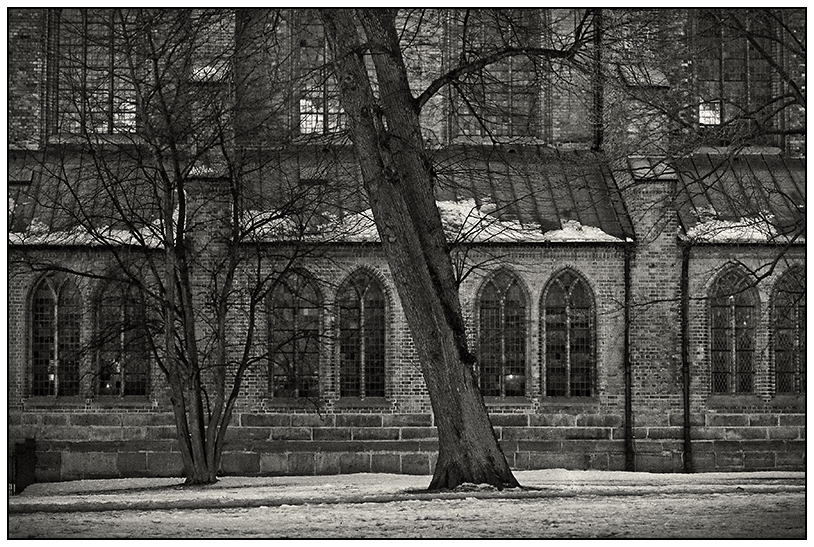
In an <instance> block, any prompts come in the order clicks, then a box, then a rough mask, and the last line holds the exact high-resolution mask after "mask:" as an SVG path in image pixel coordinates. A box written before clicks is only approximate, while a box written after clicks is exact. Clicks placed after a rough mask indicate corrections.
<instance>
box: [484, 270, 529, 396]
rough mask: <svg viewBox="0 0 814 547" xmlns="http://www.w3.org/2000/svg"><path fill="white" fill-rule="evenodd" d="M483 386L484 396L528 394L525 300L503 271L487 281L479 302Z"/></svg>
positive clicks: (509, 276) (515, 282)
mask: <svg viewBox="0 0 814 547" xmlns="http://www.w3.org/2000/svg"><path fill="white" fill-rule="evenodd" d="M478 313H479V317H480V343H479V349H480V355H479V358H480V386H481V392H482V393H483V395H484V396H494V397H518V396H523V395H525V394H526V336H527V329H526V297H525V295H524V294H523V291H522V290H521V289H520V285H519V284H518V282H517V279H516V278H515V277H514V276H513V275H511V274H510V273H508V272H505V271H501V272H499V273H498V274H497V275H495V276H494V277H493V278H492V279H490V280H489V281H487V282H486V286H485V287H484V289H483V293H482V294H481V297H480V301H479V303H478Z"/></svg>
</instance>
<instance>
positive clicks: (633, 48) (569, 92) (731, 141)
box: [8, 9, 805, 481]
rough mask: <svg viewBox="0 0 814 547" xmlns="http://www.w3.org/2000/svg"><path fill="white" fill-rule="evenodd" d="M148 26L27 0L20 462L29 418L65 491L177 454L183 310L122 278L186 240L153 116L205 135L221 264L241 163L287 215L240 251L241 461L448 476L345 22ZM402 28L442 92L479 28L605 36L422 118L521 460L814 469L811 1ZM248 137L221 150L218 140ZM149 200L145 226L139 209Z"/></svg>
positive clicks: (108, 13) (198, 268)
mask: <svg viewBox="0 0 814 547" xmlns="http://www.w3.org/2000/svg"><path fill="white" fill-rule="evenodd" d="M767 14H768V15H767ZM142 16H143V14H141V15H140V14H139V13H137V12H136V11H133V12H131V11H127V10H68V9H64V10H41V9H12V10H9V61H8V64H9V151H8V156H9V224H8V229H9V263H8V269H9V272H8V273H9V275H8V283H9V285H8V310H9V312H8V317H9V329H8V336H9V339H8V352H9V353H8V393H9V451H10V452H11V451H12V449H13V447H14V444H15V443H18V442H22V441H23V440H24V439H29V438H33V439H34V440H35V442H36V447H37V468H36V476H37V479H38V480H43V481H45V480H69V479H77V478H97V477H116V476H140V475H150V476H155V475H159V476H161V475H164V476H168V475H180V474H181V470H182V464H181V458H180V454H179V452H178V448H177V441H176V429H175V421H174V418H173V415H172V412H171V403H170V400H169V394H168V389H167V384H166V379H165V377H164V375H163V374H162V372H161V370H160V369H159V367H158V366H157V364H156V362H154V361H153V360H152V359H151V358H150V356H149V352H146V351H144V350H143V348H144V347H145V345H146V344H147V340H148V338H149V337H151V336H160V333H156V332H154V331H151V330H150V328H151V325H152V319H151V317H150V315H149V312H148V311H146V308H145V306H143V305H140V304H139V302H141V301H142V300H140V298H139V295H138V294H135V293H133V292H131V291H130V289H129V288H128V287H130V285H126V284H125V285H121V284H116V283H112V282H111V279H115V278H116V275H118V274H115V273H111V272H116V271H118V269H121V268H125V269H126V268H129V267H135V268H136V269H140V270H141V271H142V272H146V273H144V275H145V277H149V271H148V270H149V268H150V265H151V264H153V265H154V264H156V263H160V260H158V261H154V259H155V257H156V256H159V257H160V256H161V252H162V251H161V242H160V237H159V236H158V235H157V234H160V233H161V232H160V231H158V232H156V231H150V229H151V228H150V227H152V229H154V228H155V227H156V226H159V225H161V224H160V219H161V214H162V211H161V206H160V203H161V202H160V200H158V201H157V198H156V199H153V198H155V195H156V194H157V193H158V192H157V191H156V190H155V188H154V187H153V186H150V185H149V184H145V183H144V181H145V180H149V177H150V176H151V174H150V173H147V171H148V169H147V168H145V165H152V164H150V162H151V161H154V156H150V154H151V153H158V152H156V151H157V150H158V151H161V150H168V149H169V148H162V147H163V146H165V145H166V139H165V138H164V137H162V139H164V140H160V139H157V140H155V141H151V140H150V139H151V138H152V137H151V134H148V133H150V132H160V131H162V130H166V131H167V133H166V134H167V135H169V134H175V133H173V132H172V131H175V129H173V130H172V131H170V130H169V129H167V127H171V128H174V127H183V128H186V129H178V131H184V130H188V131H189V133H188V134H187V135H186V137H185V138H184V139H180V138H179V142H180V143H181V148H183V149H184V152H183V154H181V156H179V157H182V158H183V160H184V161H185V162H187V163H186V164H185V165H186V166H187V167H188V169H186V170H184V169H180V171H183V174H182V175H181V176H182V177H183V178H184V180H185V182H186V185H185V187H186V190H185V191H186V192H187V194H188V196H187V197H188V198H189V203H190V208H189V211H187V213H186V221H187V223H188V225H189V226H190V232H189V238H190V246H191V248H193V249H194V250H195V253H196V256H197V257H198V261H197V262H196V265H195V269H194V271H193V276H200V279H204V278H206V275H208V274H212V272H216V273H217V268H218V266H217V264H218V262H217V261H218V257H219V255H218V252H219V247H218V239H217V237H216V234H217V233H218V230H221V229H223V226H222V225H220V224H217V223H216V220H217V219H218V218H222V217H223V211H229V210H231V209H230V207H232V206H233V204H231V203H229V202H228V201H222V200H221V198H223V197H224V193H223V188H224V186H225V185H224V182H223V181H225V180H239V181H240V184H241V186H242V187H244V188H246V189H247V190H246V192H247V193H246V194H245V198H244V201H242V202H241V203H242V205H241V207H242V208H241V209H240V211H241V215H242V216H241V217H240V218H241V221H243V222H247V223H249V224H251V223H252V222H256V221H257V219H260V218H267V216H268V215H271V216H272V217H273V221H272V222H270V223H267V224H266V225H265V226H264V228H263V229H255V230H247V233H249V234H250V235H249V236H247V240H246V241H245V242H244V245H243V246H242V247H241V249H242V252H244V253H246V255H245V256H244V258H245V257H246V256H248V257H249V261H248V262H249V263H251V264H254V263H255V262H252V260H251V259H252V258H255V257H256V258H257V260H256V264H257V265H258V266H257V271H256V272H254V274H252V272H251V270H250V268H249V269H246V270H240V272H239V273H240V275H241V276H243V277H241V279H242V280H245V281H242V282H243V283H245V287H243V288H245V289H246V293H242V295H241V297H240V298H243V300H241V299H240V298H238V299H237V300H236V304H235V311H234V312H233V315H231V316H230V318H231V320H230V322H229V325H228V328H229V329H232V330H231V331H230V332H232V333H234V335H235V339H236V340H237V339H240V338H241V336H244V334H245V332H246V329H247V326H246V325H247V321H248V319H246V314H245V313H243V310H244V307H241V306H245V305H246V298H247V296H246V294H249V293H250V292H251V291H250V289H251V279H252V277H251V275H256V276H257V277H258V278H260V277H263V278H267V279H271V278H274V279H275V281H274V282H273V283H271V285H270V288H269V290H268V294H267V295H265V296H264V298H263V299H262V305H260V306H259V307H258V308H257V309H258V310H261V311H262V313H260V317H255V318H254V319H252V321H256V322H257V325H258V328H257V337H256V339H254V340H253V342H252V344H251V345H250V351H251V352H252V354H253V355H255V356H256V359H254V361H253V365H252V366H251V367H250V368H249V369H248V370H247V372H246V376H245V379H244V382H243V384H242V387H241V389H240V392H241V393H240V397H239V398H238V400H237V405H236V407H235V410H234V417H233V421H232V425H231V426H230V429H229V433H228V437H227V442H226V445H225V448H224V459H223V472H224V473H227V474H242V475H256V474H314V473H316V474H331V473H344V472H359V471H381V472H398V473H430V472H431V471H432V468H433V464H434V458H435V455H436V452H437V440H436V438H435V430H434V425H433V424H434V421H433V415H432V411H431V408H430V404H429V397H428V395H427V393H426V389H425V387H424V383H423V379H422V377H421V374H420V371H419V368H418V364H417V362H416V358H415V354H414V350H413V348H412V340H411V337H410V332H409V328H408V327H407V324H406V321H405V318H404V314H403V312H402V311H401V308H400V304H399V297H398V295H397V292H396V289H395V286H394V283H393V279H392V276H391V275H390V273H389V271H388V267H387V262H386V259H385V257H384V255H383V252H382V250H381V244H380V242H379V239H378V234H377V232H376V230H375V226H374V225H373V224H372V220H371V217H370V214H369V208H368V206H367V203H366V201H365V196H364V192H363V191H362V190H361V188H362V184H361V177H360V174H359V171H358V167H357V166H356V162H355V160H354V157H353V151H352V149H351V147H350V146H349V142H348V141H347V138H346V137H344V136H343V130H344V128H345V124H346V123H347V121H346V120H345V119H344V113H343V112H342V109H341V107H340V105H339V102H338V95H337V92H336V81H335V79H334V78H333V76H332V75H331V74H330V70H328V68H327V66H326V65H325V64H324V63H325V59H326V51H327V50H326V47H327V46H326V45H325V37H324V36H323V33H322V29H321V28H320V27H319V25H318V24H317V23H316V22H317V21H318V17H316V15H315V14H314V13H312V12H310V11H309V10H282V11H280V12H277V11H273V10H239V11H238V12H236V13H233V12H217V13H205V12H202V13H198V12H194V11H193V10H177V11H175V10H166V11H165V12H164V14H163V15H162V16H161V17H163V18H164V19H162V21H163V22H164V23H165V24H166V25H167V27H166V28H164V29H163V30H162V27H160V26H157V27H155V28H153V29H151V30H150V31H149V32H148V31H147V30H145V28H144V27H143V26H141V27H140V26H139V25H142V24H143V21H142V20H141V19H140V17H142ZM173 18H177V21H181V20H183V24H184V26H183V27H175V26H172V25H174V24H176V23H177V21H176V20H175V19H173ZM402 20H403V21H406V23H407V24H405V25H403V28H404V29H405V30H404V36H403V41H404V43H405V49H404V59H405V64H406V65H407V68H408V72H409V77H410V82H411V85H413V86H414V87H413V89H414V90H415V93H416V95H418V94H419V93H421V91H423V90H424V89H426V88H428V87H430V86H431V84H432V83H433V81H434V80H435V79H436V78H438V77H439V76H440V75H441V74H443V73H445V72H447V71H449V70H450V69H451V68H453V67H455V66H457V65H456V63H465V61H466V58H467V57H466V56H467V55H471V54H472V51H479V52H480V53H481V54H484V53H488V51H489V50H488V48H489V47H498V46H499V45H500V44H503V45H505V46H507V47H518V48H524V47H525V48H555V47H558V45H561V44H563V43H565V44H567V43H569V40H571V41H573V40H579V39H582V40H584V43H583V47H582V50H581V51H583V53H582V54H581V57H577V58H569V59H559V58H557V57H548V58H545V57H543V58H539V57H538V58H536V60H532V58H527V57H520V56H517V57H507V58H501V59H500V60H498V61H497V62H496V63H494V64H493V65H491V66H490V67H488V68H487V69H485V70H481V71H480V72H477V73H472V75H471V77H469V76H462V77H461V78H460V79H459V80H457V81H456V83H455V85H447V86H446V87H444V88H443V90H441V91H439V92H438V93H437V94H435V95H433V96H431V97H429V98H428V100H427V101H426V102H425V103H424V104H423V108H422V129H423V130H424V131H425V135H424V136H425V139H426V143H427V147H428V148H430V149H431V150H432V154H433V162H434V168H435V169H436V172H437V173H438V185H437V187H436V199H437V201H438V204H439V210H440V212H441V216H442V220H443V222H444V228H445V230H446V233H447V236H448V240H449V241H450V245H451V249H452V252H453V258H454V263H455V264H456V267H457V268H458V269H459V271H458V273H459V274H460V300H461V305H462V308H463V310H464V315H465V318H466V320H467V326H468V328H469V332H470V342H471V344H472V347H473V348H474V349H475V350H476V352H477V354H478V356H479V360H480V364H479V368H478V370H477V376H478V379H479V382H480V385H481V389H482V392H483V394H484V397H485V401H486V404H487V407H488V409H489V413H490V417H491V419H492V423H493V425H494V427H495V430H496V432H497V434H498V436H499V439H500V442H501V445H502V447H503V449H504V452H505V453H506V456H507V458H508V460H509V463H510V465H512V466H513V467H514V468H518V469H529V468H546V467H566V468H598V469H636V470H640V471H682V470H685V471H686V470H695V471H713V470H740V469H744V470H746V469H749V470H757V469H802V468H803V467H804V459H805V237H804V235H805V208H804V204H805V157H804V147H803V143H804V139H805V128H804V102H802V103H801V102H800V101H798V100H797V99H798V98H799V97H798V95H799V94H804V89H805V87H804V85H805V84H804V75H805V54H804V47H802V49H801V46H800V44H804V43H805V26H804V21H805V17H804V14H801V13H799V12H797V11H793V10H781V11H769V12H766V14H763V13H761V14H756V13H751V12H749V11H742V10H732V11H728V10H720V11H716V10H665V11H658V10H657V11H655V12H651V11H647V10H635V11H629V10H602V11H600V12H596V13H588V12H585V11H584V10H497V13H496V14H495V13H492V12H491V10H474V11H471V12H467V11H466V10H426V11H425V12H423V13H421V14H420V17H419V16H418V14H417V12H415V11H413V12H407V13H405V14H403V15H402V19H400V21H402ZM741 23H744V24H745V26H744V25H741ZM582 24H585V28H586V29H591V30H590V32H589V33H587V34H586V35H584V36H581V37H580V34H579V33H580V29H581V28H582ZM180 28H183V29H185V30H184V32H187V33H190V34H184V35H183V36H184V37H185V40H184V41H183V42H181V41H180V39H178V42H173V32H169V31H167V29H175V30H176V31H178V29H180ZM128 29H130V30H128ZM737 29H741V30H737ZM744 29H745V30H744ZM162 33H163V34H162ZM178 33H179V34H181V33H180V31H178ZM148 35H149V36H152V37H153V40H154V42H151V44H152V47H153V50H152V51H153V52H155V51H156V46H155V44H156V43H158V44H159V46H158V47H159V49H160V46H161V44H163V45H164V46H166V50H167V51H169V50H172V51H173V52H178V51H181V50H183V49H184V47H186V48H187V51H186V53H185V54H184V55H183V56H181V57H179V58H178V59H175V58H171V57H166V55H165V54H162V53H154V56H153V57H152V58H151V59H152V61H155V64H154V65H150V64H149V63H147V62H145V63H143V65H144V67H141V66H135V65H137V63H132V59H133V57H134V56H135V54H134V53H133V52H134V51H135V49H136V46H133V45H132V43H136V42H137V41H138V40H146V37H147V36H148ZM128 38H130V39H131V40H130V41H128ZM161 40H164V41H163V42H162V41H161ZM147 41H148V42H149V41H150V40H147ZM138 43H140V42H138ZM179 43H183V44H185V45H184V46H178V44H179ZM122 44H130V45H128V46H127V48H125V47H124V46H123V45H122ZM171 45H175V46H178V47H176V48H175V49H172V48H171V47H170V46H171ZM139 47H141V46H139ZM139 51H142V50H139ZM162 55H165V56H163V57H162ZM178 55H181V54H180V53H178ZM147 57H148V58H149V56H147ZM128 61H130V62H128ZM128 67H129V68H128ZM159 73H160V74H173V76H172V78H174V79H173V80H172V83H173V85H172V86H170V85H165V86H155V89H156V90H157V89H163V90H164V91H166V95H162V96H161V100H162V101H165V102H166V101H170V102H171V101H177V103H176V104H175V105H174V106H173V107H172V108H170V109H167V110H161V109H160V108H158V107H156V109H157V111H161V112H165V113H167V112H169V113H171V115H168V118H167V119H168V120H169V122H167V123H165V124H164V125H162V124H161V123H159V122H156V121H155V119H154V118H155V117H156V116H154V115H153V116H152V117H151V114H150V112H151V111H150V107H149V105H150V104H152V103H150V101H157V100H158V99H157V97H159V95H158V93H157V91H156V93H154V94H151V93H150V92H146V91H145V90H144V86H146V85H147V83H146V82H149V81H151V80H150V78H154V79H155V80H153V81H158V79H157V78H158V76H156V74H159ZM223 105H227V107H226V108H225V109H224V111H225V112H227V114H223V115H222V113H221V111H218V108H219V107H221V106H223ZM770 105H775V107H772V106H770ZM778 105H780V106H778ZM213 112H216V113H215V114H213ZM176 114H177V118H176V117H173V116H176ZM215 119H217V120H228V121H229V125H228V130H223V128H222V127H221V128H220V129H219V130H220V131H221V132H220V133H218V132H216V131H215V130H213V129H212V127H213V125H215V124H213V123H212V120H215ZM162 128H164V129H162ZM224 134H228V135H229V138H228V143H227V145H226V146H225V149H227V150H228V152H227V151H220V152H219V153H221V154H222V155H221V156H218V154H216V153H214V151H217V150H218V148H217V147H216V146H210V147H209V148H207V147H206V146H204V144H202V143H205V142H210V141H208V140H207V139H211V138H212V137H213V135H214V136H215V137H220V136H222V135H224ZM190 135H192V136H194V138H190ZM215 140H216V139H215ZM215 140H212V141H211V142H215ZM159 141H160V142H161V143H162V144H161V145H160V146H159V145H156V146H152V144H153V143H155V142H159ZM224 158H226V159H224ZM235 158H238V159H237V160H236V159H235ZM235 166H238V167H239V169H237V171H238V172H239V174H238V175H234V172H235ZM227 173H228V174H227ZM229 177H233V178H231V179H230V178H229ZM116 185H121V186H116ZM122 196H126V197H127V198H126V199H124V198H122ZM123 202H127V203H130V204H131V205H133V204H135V206H133V208H132V209H130V210H129V211H125V212H124V213H123V214H124V216H125V217H127V215H128V214H132V215H135V214H136V213H137V214H138V215H139V218H140V220H141V221H142V226H141V227H140V228H138V229H135V228H134V225H133V224H132V223H128V222H124V221H123V219H121V218H119V217H117V214H120V213H122V211H121V210H116V209H115V207H113V205H114V204H121V203H123ZM303 202H305V203H306V205H302V203H303ZM294 204H299V205H297V207H294ZM283 205H286V206H288V209H286V207H283ZM264 215H266V216H264ZM227 217H228V215H227ZM176 218H177V217H176ZM213 219H214V220H213ZM124 220H127V219H124ZM258 222H259V221H258ZM258 225H259V224H258ZM213 234H215V235H213ZM261 256H262V257H263V260H262V261H261V260H260V257H261ZM216 273H215V274H212V279H215V278H216V277H217V275H216ZM195 279H198V277H195ZM144 283H145V285H149V283H150V282H149V281H144ZM205 284H206V283H205V282H204V281H201V291H200V294H196V296H195V298H199V299H200V300H199V304H200V306H201V309H207V306H208V305H210V304H211V302H209V301H208V300H207V298H209V297H208V296H207V295H206V291H207V286H204V285H205ZM210 307H211V306H210ZM253 324H254V323H253ZM119 325H127V328H118V327H117V326H119ZM111 326H113V327H115V328H113V329H112V332H113V335H112V336H111V335H108V334H107V331H108V328H109V327H111Z"/></svg>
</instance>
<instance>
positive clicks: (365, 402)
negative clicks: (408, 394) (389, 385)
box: [334, 397, 393, 409]
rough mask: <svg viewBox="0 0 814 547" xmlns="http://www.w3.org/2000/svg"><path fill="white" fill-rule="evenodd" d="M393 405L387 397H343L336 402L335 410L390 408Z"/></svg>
mask: <svg viewBox="0 0 814 547" xmlns="http://www.w3.org/2000/svg"><path fill="white" fill-rule="evenodd" d="M392 406H393V403H392V402H390V401H388V400H387V399H386V398H385V397H341V398H339V399H337V400H336V401H335V402H334V408H359V409H367V408H390V407H392Z"/></svg>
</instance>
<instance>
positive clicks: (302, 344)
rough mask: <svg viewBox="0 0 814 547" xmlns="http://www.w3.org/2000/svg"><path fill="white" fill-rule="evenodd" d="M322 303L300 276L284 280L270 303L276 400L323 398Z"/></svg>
mask: <svg viewBox="0 0 814 547" xmlns="http://www.w3.org/2000/svg"><path fill="white" fill-rule="evenodd" d="M319 322H320V300H319V296H318V293H317V291H316V289H315V288H314V285H313V283H312V282H310V281H309V280H308V279H307V278H306V277H304V276H302V275H299V274H292V275H289V276H288V277H286V278H285V279H284V280H281V281H280V282H279V283H278V284H277V286H276V287H275V288H274V291H273V292H272V295H271V299H270V301H269V341H270V343H271V347H270V363H269V368H270V373H269V379H270V383H271V393H272V394H273V396H274V397H303V398H314V397H318V396H319V332H320V329H319Z"/></svg>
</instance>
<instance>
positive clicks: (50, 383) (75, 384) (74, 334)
mask: <svg viewBox="0 0 814 547" xmlns="http://www.w3.org/2000/svg"><path fill="white" fill-rule="evenodd" d="M31 311H32V313H31V394H32V395H34V396H49V395H51V396H53V395H57V396H69V395H79V360H80V350H81V348H80V341H79V332H80V326H81V318H82V299H81V297H80V294H79V289H78V288H77V286H76V284H75V283H74V282H73V281H72V280H71V279H70V278H69V277H68V276H66V275H63V274H51V275H48V276H46V277H44V278H43V279H42V280H41V281H40V282H39V283H38V284H37V286H36V287H35V288H34V292H33V296H32V301H31Z"/></svg>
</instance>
